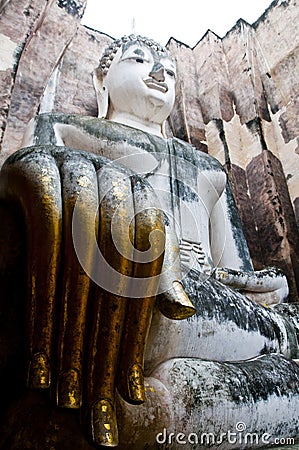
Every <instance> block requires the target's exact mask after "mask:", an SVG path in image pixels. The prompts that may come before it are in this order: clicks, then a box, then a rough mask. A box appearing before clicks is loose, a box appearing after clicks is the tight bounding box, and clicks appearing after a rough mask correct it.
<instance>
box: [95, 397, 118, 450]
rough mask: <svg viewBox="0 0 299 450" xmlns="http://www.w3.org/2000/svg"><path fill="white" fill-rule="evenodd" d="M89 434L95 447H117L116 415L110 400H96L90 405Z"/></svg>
mask: <svg viewBox="0 0 299 450" xmlns="http://www.w3.org/2000/svg"><path fill="white" fill-rule="evenodd" d="M91 432H92V439H93V441H94V443H95V444H96V445H102V446H106V447H116V446H117V445H118V429H117V422H116V413H115V409H114V406H113V404H112V401H111V400H105V399H103V400H98V401H96V402H95V403H94V404H93V405H92V407H91Z"/></svg>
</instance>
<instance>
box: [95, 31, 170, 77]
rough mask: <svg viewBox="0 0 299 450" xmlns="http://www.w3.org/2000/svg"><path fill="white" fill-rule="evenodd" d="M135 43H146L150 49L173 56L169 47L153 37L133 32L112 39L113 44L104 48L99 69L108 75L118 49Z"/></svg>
mask: <svg viewBox="0 0 299 450" xmlns="http://www.w3.org/2000/svg"><path fill="white" fill-rule="evenodd" d="M134 43H136V44H141V45H145V46H146V47H148V48H149V49H152V50H154V51H155V52H157V53H160V54H161V56H165V57H169V58H171V55H170V52H169V51H168V50H167V48H166V47H163V45H161V44H159V43H157V42H155V41H154V40H153V39H149V38H147V37H145V36H140V35H137V36H136V35H135V34H131V35H130V36H122V37H121V38H119V39H115V40H114V41H112V42H111V44H110V45H109V46H108V47H107V48H106V49H105V50H104V53H103V55H102V57H101V59H100V61H99V69H100V70H101V71H102V74H103V75H106V74H107V73H108V70H109V67H110V66H111V63H112V61H113V59H114V56H115V55H116V53H117V51H118V49H120V48H121V47H122V46H123V45H126V44H127V45H132V44H134Z"/></svg>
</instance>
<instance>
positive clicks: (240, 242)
mask: <svg viewBox="0 0 299 450" xmlns="http://www.w3.org/2000/svg"><path fill="white" fill-rule="evenodd" d="M210 247H211V256H212V260H213V263H214V266H215V267H229V268H231V269H236V270H246V271H253V266H252V263H251V258H250V254H249V250H248V246H247V242H246V239H245V236H244V233H243V229H242V224H241V221H240V218H239V214H238V210H237V206H236V204H235V201H234V198H233V195H232V192H231V189H230V185H229V184H228V183H227V185H226V188H225V189H224V191H223V193H222V195H221V196H220V198H219V200H218V201H217V202H216V204H215V206H214V208H213V210H212V212H211V216H210Z"/></svg>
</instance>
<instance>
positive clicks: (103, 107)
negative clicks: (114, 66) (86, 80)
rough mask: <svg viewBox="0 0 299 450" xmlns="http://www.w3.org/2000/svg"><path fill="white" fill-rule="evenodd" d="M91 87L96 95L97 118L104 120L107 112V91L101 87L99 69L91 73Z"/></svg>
mask: <svg viewBox="0 0 299 450" xmlns="http://www.w3.org/2000/svg"><path fill="white" fill-rule="evenodd" d="M93 85H94V88H95V91H96V95H97V102H98V117H103V118H105V117H106V116H107V112H108V89H107V87H106V86H104V85H103V75H102V73H101V71H100V70H99V69H95V70H94V72H93Z"/></svg>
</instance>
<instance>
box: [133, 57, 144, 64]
mask: <svg viewBox="0 0 299 450" xmlns="http://www.w3.org/2000/svg"><path fill="white" fill-rule="evenodd" d="M135 61H136V62H138V63H140V64H143V63H144V59H142V58H136V59H135Z"/></svg>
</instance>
